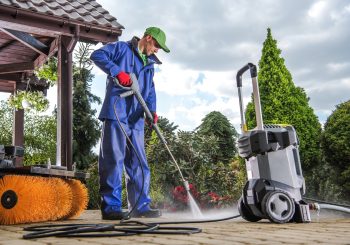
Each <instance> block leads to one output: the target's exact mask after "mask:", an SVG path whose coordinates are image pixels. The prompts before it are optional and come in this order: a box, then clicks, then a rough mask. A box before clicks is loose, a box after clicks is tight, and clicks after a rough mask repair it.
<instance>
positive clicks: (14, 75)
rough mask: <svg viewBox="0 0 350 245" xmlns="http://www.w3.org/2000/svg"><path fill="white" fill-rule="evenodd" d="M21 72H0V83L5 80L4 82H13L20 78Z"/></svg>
mask: <svg viewBox="0 0 350 245" xmlns="http://www.w3.org/2000/svg"><path fill="white" fill-rule="evenodd" d="M21 78H22V73H7V74H0V83H1V82H6V83H12V84H15V83H16V81H19V80H21Z"/></svg>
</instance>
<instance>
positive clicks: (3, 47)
mask: <svg viewBox="0 0 350 245" xmlns="http://www.w3.org/2000/svg"><path fill="white" fill-rule="evenodd" d="M15 42H17V41H16V40H10V41H8V42H6V43H4V44H3V45H1V46H0V52H1V51H2V50H3V49H5V48H8V47H10V46H11V45H12V44H14V43H15Z"/></svg>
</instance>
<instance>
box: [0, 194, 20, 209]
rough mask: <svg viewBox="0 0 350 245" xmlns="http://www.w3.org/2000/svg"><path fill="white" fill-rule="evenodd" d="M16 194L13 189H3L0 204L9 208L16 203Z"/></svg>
mask: <svg viewBox="0 0 350 245" xmlns="http://www.w3.org/2000/svg"><path fill="white" fill-rule="evenodd" d="M17 200H18V197H17V194H16V192H14V191H13V190H8V191H5V192H4V193H3V194H2V196H1V205H2V206H3V207H4V208H6V209H11V208H13V207H14V206H16V204H17Z"/></svg>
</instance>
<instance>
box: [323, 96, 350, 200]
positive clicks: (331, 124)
mask: <svg viewBox="0 0 350 245" xmlns="http://www.w3.org/2000/svg"><path fill="white" fill-rule="evenodd" d="M349 122H350V100H348V101H347V102H344V103H341V104H339V105H337V106H336V109H335V111H333V113H332V114H331V115H330V116H329V117H328V118H327V121H326V123H325V125H324V132H323V135H322V142H321V143H322V150H323V154H324V156H325V159H326V161H327V163H328V164H329V165H330V166H331V168H332V170H333V171H334V172H335V178H334V179H335V182H336V183H337V184H338V185H339V186H340V187H341V192H342V194H343V197H344V198H346V199H347V201H350V124H349Z"/></svg>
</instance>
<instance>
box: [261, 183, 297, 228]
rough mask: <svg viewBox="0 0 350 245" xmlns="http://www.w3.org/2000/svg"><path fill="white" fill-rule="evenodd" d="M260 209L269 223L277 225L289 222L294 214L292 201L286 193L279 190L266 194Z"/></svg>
mask: <svg viewBox="0 0 350 245" xmlns="http://www.w3.org/2000/svg"><path fill="white" fill-rule="evenodd" d="M261 207H262V211H263V213H264V214H265V215H266V216H267V218H268V219H269V220H270V221H271V222H274V223H279V224H282V223H287V222H289V221H290V220H291V219H292V218H293V216H294V212H295V204H294V201H293V199H292V198H291V197H290V196H289V195H288V193H287V192H284V191H281V190H277V191H271V192H269V193H267V194H266V195H265V196H264V198H263V200H262V202H261Z"/></svg>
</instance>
